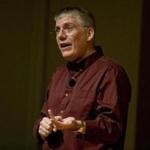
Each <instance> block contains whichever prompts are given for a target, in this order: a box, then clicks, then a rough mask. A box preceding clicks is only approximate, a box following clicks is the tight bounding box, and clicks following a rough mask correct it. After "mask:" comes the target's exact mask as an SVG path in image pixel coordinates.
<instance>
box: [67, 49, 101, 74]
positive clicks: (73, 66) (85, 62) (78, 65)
mask: <svg viewBox="0 0 150 150" xmlns="http://www.w3.org/2000/svg"><path fill="white" fill-rule="evenodd" d="M94 48H95V50H96V51H95V52H94V53H92V54H90V55H89V56H87V57H85V58H84V59H82V60H81V61H79V62H68V63H67V68H68V70H69V71H73V72H78V71H81V70H85V69H86V68H87V67H88V66H90V65H91V64H92V63H94V62H95V61H96V60H97V59H98V58H100V57H101V56H103V52H102V49H101V47H100V46H95V47H94Z"/></svg>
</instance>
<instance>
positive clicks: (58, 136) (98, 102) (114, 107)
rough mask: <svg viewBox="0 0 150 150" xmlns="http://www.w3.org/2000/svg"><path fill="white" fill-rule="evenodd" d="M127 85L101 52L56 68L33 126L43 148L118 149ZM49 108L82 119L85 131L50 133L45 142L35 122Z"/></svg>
mask: <svg viewBox="0 0 150 150" xmlns="http://www.w3.org/2000/svg"><path fill="white" fill-rule="evenodd" d="M130 95H131V88H130V83H129V80H128V77H127V74H126V73H125V71H124V69H123V68H122V67H121V66H120V65H118V64H116V63H115V62H113V61H112V60H109V59H108V58H106V57H104V56H103V54H102V51H101V50H100V49H97V50H96V52H95V53H93V54H91V55H90V56H88V57H86V58H85V59H84V60H82V61H80V62H73V63H68V64H67V65H65V66H61V67H60V68H58V69H57V71H56V72H55V73H54V75H53V77H52V81H51V84H50V86H49V88H48V92H47V99H46V101H45V103H44V105H43V108H42V110H41V115H40V117H39V119H38V120H37V122H36V124H35V126H34V135H35V136H36V137H37V138H38V140H39V141H40V143H41V144H42V147H43V150H51V149H54V150H55V149H56V150H122V149H123V143H124V136H125V131H126V120H127V112H128V104H129V101H130ZM48 109H51V110H52V112H53V113H54V115H58V114H59V113H60V111H61V110H63V111H64V116H63V117H69V116H73V117H75V118H76V119H79V120H84V121H85V122H86V133H85V134H84V135H79V134H76V133H75V132H73V131H63V132H62V131H57V132H56V133H51V134H50V135H49V136H48V137H47V139H46V140H45V141H42V140H41V139H40V136H39V135H38V133H37V130H38V126H39V122H40V120H41V118H42V117H43V116H47V115H48V114H47V110H48Z"/></svg>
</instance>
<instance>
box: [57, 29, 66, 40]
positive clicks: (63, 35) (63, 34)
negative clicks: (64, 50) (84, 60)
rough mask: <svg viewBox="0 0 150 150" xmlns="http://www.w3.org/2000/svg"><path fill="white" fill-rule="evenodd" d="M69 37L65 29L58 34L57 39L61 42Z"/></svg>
mask: <svg viewBox="0 0 150 150" xmlns="http://www.w3.org/2000/svg"><path fill="white" fill-rule="evenodd" d="M66 37H67V35H66V33H65V31H64V30H63V29H61V30H60V31H59V32H58V33H57V38H58V39H59V40H61V41H63V40H65V39H66Z"/></svg>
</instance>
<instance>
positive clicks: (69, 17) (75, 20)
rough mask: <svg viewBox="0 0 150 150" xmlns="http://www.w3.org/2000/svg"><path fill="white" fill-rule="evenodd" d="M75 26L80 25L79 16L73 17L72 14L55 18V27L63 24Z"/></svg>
mask: <svg viewBox="0 0 150 150" xmlns="http://www.w3.org/2000/svg"><path fill="white" fill-rule="evenodd" d="M69 23H71V24H76V25H81V24H82V20H81V17H80V16H79V15H73V14H62V15H60V16H59V17H57V18H56V24H55V25H56V26H61V25H64V24H69Z"/></svg>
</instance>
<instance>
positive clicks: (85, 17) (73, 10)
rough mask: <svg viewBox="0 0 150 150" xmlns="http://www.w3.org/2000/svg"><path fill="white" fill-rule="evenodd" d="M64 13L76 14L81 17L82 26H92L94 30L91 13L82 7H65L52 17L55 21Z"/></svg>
mask: <svg viewBox="0 0 150 150" xmlns="http://www.w3.org/2000/svg"><path fill="white" fill-rule="evenodd" d="M64 14H71V15H78V16H79V17H80V18H81V19H82V22H83V25H84V26H87V27H92V28H93V29H94V30H96V26H95V18H94V16H93V14H92V13H91V12H89V11H88V10H86V9H84V8H82V7H74V6H69V7H65V8H63V9H61V10H60V11H59V12H58V13H57V14H56V15H55V18H54V19H55V21H56V20H57V19H59V17H61V16H62V15H64Z"/></svg>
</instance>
